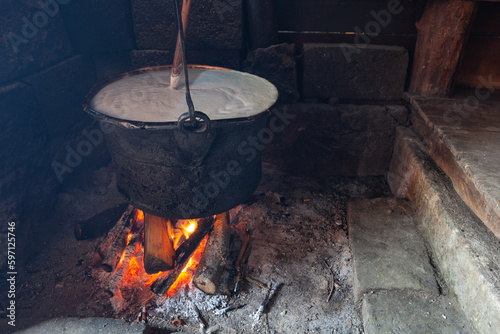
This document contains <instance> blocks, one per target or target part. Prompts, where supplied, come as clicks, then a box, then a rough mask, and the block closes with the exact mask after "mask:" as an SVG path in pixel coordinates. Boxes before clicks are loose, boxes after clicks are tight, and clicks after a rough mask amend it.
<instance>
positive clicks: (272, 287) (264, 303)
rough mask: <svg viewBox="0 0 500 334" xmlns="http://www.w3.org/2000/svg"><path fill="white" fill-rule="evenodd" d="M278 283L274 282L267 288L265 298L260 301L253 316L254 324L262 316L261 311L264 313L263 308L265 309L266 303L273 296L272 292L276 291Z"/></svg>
mask: <svg viewBox="0 0 500 334" xmlns="http://www.w3.org/2000/svg"><path fill="white" fill-rule="evenodd" d="M280 285H281V283H279V282H275V283H274V284H273V285H272V286H271V288H270V289H269V291H268V292H267V295H266V298H265V299H264V300H263V301H262V303H261V304H260V306H259V309H258V310H257V312H256V313H255V314H254V316H253V319H254V325H255V324H256V323H257V322H259V320H260V318H261V317H262V313H264V310H265V309H266V306H267V304H268V303H269V301H270V300H271V299H272V298H273V296H274V294H275V293H276V291H277V290H278V288H279V286H280Z"/></svg>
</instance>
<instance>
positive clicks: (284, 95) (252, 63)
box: [244, 43, 299, 103]
mask: <svg viewBox="0 0 500 334" xmlns="http://www.w3.org/2000/svg"><path fill="white" fill-rule="evenodd" d="M296 67H297V62H296V59H295V44H287V43H283V44H278V45H273V46H270V47H268V48H263V49H257V50H254V51H252V52H251V53H249V55H248V57H247V60H246V66H244V70H245V71H246V72H250V73H253V74H255V75H258V76H260V77H262V78H265V79H267V80H269V81H270V82H271V83H273V84H274V85H275V86H276V88H278V91H279V101H280V102H283V103H293V102H297V100H298V99H299V92H298V89H297V70H296Z"/></svg>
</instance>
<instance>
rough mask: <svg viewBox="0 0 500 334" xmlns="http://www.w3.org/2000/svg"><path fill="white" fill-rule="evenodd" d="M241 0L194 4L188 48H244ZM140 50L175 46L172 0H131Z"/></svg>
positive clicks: (202, 1)
mask: <svg viewBox="0 0 500 334" xmlns="http://www.w3.org/2000/svg"><path fill="white" fill-rule="evenodd" d="M242 13H243V9H242V0H215V1H209V0H201V1H199V2H196V3H193V5H192V7H191V11H190V13H189V22H188V29H187V34H186V48H187V49H200V50H201V49H237V50H239V49H241V48H242V16H243V14H242ZM132 17H133V23H134V32H135V36H136V43H137V48H138V49H146V50H148V49H149V50H150V49H159V50H170V51H173V50H174V49H175V43H176V40H177V24H176V18H175V11H174V4H173V1H172V0H168V1H162V2H158V1H156V2H154V1H147V0H133V1H132Z"/></svg>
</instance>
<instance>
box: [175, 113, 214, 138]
mask: <svg viewBox="0 0 500 334" xmlns="http://www.w3.org/2000/svg"><path fill="white" fill-rule="evenodd" d="M194 117H195V120H196V122H195V123H194V124H193V123H192V122H190V121H189V119H190V118H191V116H190V115H189V113H187V112H186V113H184V114H182V115H181V116H180V117H179V119H178V120H177V126H178V127H179V129H181V130H182V131H183V132H185V133H189V132H195V133H203V132H208V131H210V127H211V126H212V124H211V122H210V118H209V117H208V116H207V114H205V113H202V112H201V111H195V112H194ZM186 122H187V123H186Z"/></svg>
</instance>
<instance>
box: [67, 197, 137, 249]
mask: <svg viewBox="0 0 500 334" xmlns="http://www.w3.org/2000/svg"><path fill="white" fill-rule="evenodd" d="M127 206H128V204H127V203H122V204H118V205H116V206H114V207H112V208H111V209H108V210H106V211H104V212H101V213H99V214H97V215H95V216H93V217H92V218H89V219H87V220H85V221H83V222H80V223H76V224H75V228H74V232H75V238H76V240H85V239H90V238H97V237H99V236H101V235H103V234H104V233H105V232H107V231H109V230H110V229H111V228H112V227H113V226H114V225H115V224H116V222H117V221H118V219H119V218H120V216H121V215H122V214H123V212H124V211H125V209H127Z"/></svg>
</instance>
